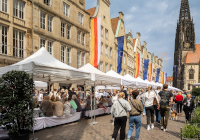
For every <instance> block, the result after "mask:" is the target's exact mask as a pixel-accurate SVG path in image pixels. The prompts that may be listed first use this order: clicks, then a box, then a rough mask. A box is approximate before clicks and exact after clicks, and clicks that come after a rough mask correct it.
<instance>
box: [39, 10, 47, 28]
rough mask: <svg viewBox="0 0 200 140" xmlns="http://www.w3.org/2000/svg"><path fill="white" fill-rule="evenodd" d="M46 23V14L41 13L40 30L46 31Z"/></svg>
mask: <svg viewBox="0 0 200 140" xmlns="http://www.w3.org/2000/svg"><path fill="white" fill-rule="evenodd" d="M45 21H46V14H45V13H43V12H40V28H42V29H44V30H45Z"/></svg>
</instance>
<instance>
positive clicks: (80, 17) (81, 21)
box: [78, 13, 83, 25]
mask: <svg viewBox="0 0 200 140" xmlns="http://www.w3.org/2000/svg"><path fill="white" fill-rule="evenodd" d="M78 23H80V24H81V25H83V14H81V13H78Z"/></svg>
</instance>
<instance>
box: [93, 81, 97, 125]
mask: <svg viewBox="0 0 200 140" xmlns="http://www.w3.org/2000/svg"><path fill="white" fill-rule="evenodd" d="M95 105H96V97H95V82H94V122H93V124H94V125H95V124H97V123H98V122H96V118H95V109H96V108H95Z"/></svg>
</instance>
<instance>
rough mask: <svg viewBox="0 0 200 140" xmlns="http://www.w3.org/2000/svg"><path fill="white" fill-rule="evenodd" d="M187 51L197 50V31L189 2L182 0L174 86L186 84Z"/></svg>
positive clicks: (177, 36)
mask: <svg viewBox="0 0 200 140" xmlns="http://www.w3.org/2000/svg"><path fill="white" fill-rule="evenodd" d="M187 52H195V31H194V23H193V19H191V15H190V8H189V2H188V0H182V1H181V8H180V15H179V20H178V22H177V28H176V38H175V51H174V73H173V86H174V87H177V88H179V89H183V86H184V83H183V81H184V77H183V75H184V61H185V57H186V55H187Z"/></svg>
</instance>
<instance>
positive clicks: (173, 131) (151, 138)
mask: <svg viewBox="0 0 200 140" xmlns="http://www.w3.org/2000/svg"><path fill="white" fill-rule="evenodd" d="M184 118H185V117H184V115H182V116H178V120H177V121H172V120H169V125H168V128H167V129H168V131H167V132H163V131H161V130H160V126H158V125H155V128H154V129H153V130H150V131H149V132H148V131H147V130H146V116H145V117H142V123H143V124H142V127H141V134H140V140H180V127H183V126H184ZM110 120H111V115H105V116H99V117H97V122H98V124H97V125H94V126H90V125H89V123H90V121H91V120H90V119H81V120H79V121H78V122H75V123H71V124H66V125H61V126H57V127H53V128H47V129H44V130H40V131H38V132H36V133H35V136H36V137H37V138H39V140H111V134H112V132H113V127H114V126H113V125H111V123H110ZM127 131H128V123H127V130H126V133H127ZM134 136H135V131H134V132H133V135H132V137H131V140H134Z"/></svg>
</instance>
